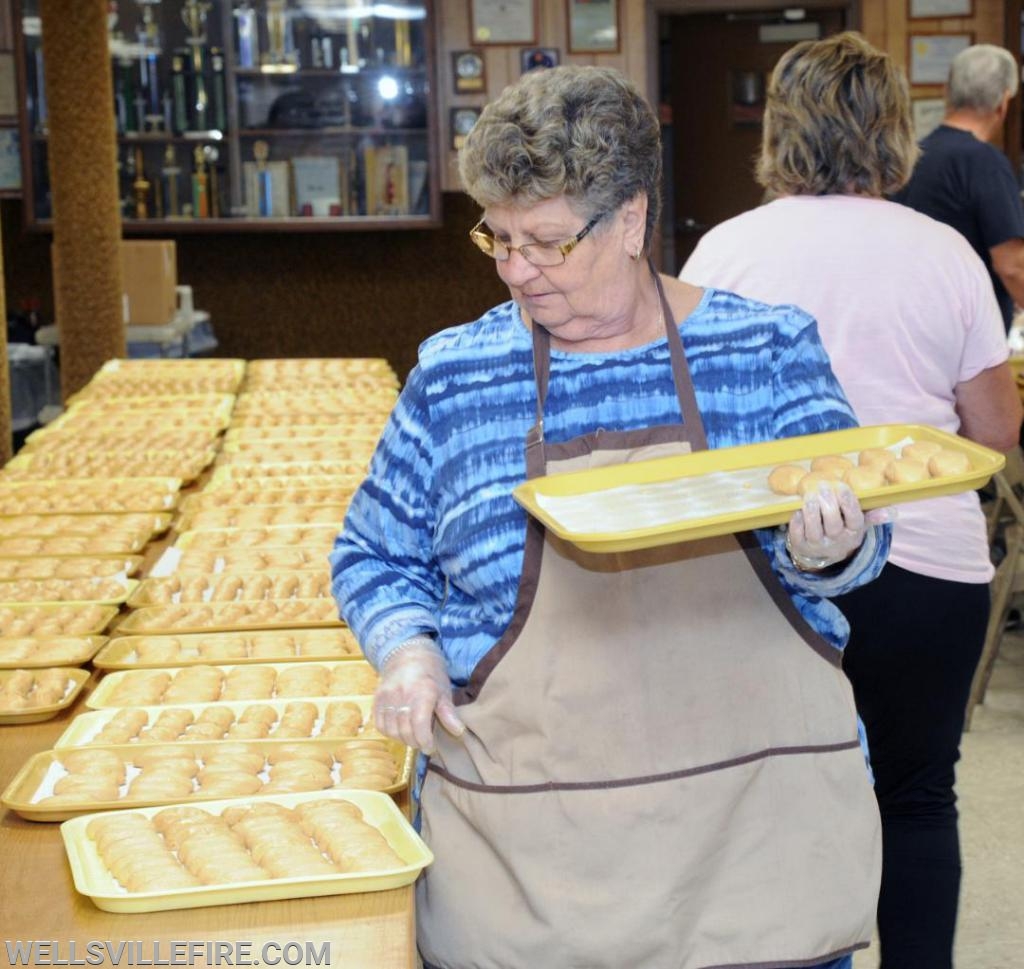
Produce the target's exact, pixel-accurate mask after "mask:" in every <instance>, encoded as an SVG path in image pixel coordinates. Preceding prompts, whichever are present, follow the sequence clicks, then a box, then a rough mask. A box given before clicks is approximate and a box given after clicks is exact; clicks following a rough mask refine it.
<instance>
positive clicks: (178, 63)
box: [171, 52, 188, 135]
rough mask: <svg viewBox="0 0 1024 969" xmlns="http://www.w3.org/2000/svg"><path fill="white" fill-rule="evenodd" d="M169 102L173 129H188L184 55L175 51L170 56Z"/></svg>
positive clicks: (183, 130) (182, 130) (177, 130)
mask: <svg viewBox="0 0 1024 969" xmlns="http://www.w3.org/2000/svg"><path fill="white" fill-rule="evenodd" d="M171 103H172V105H173V112H174V131H176V132H177V133H178V134H179V135H180V134H184V132H186V131H188V94H187V92H186V90H185V56H184V54H182V53H180V52H175V54H174V56H173V57H172V58H171Z"/></svg>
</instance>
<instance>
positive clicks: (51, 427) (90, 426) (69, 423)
mask: <svg viewBox="0 0 1024 969" xmlns="http://www.w3.org/2000/svg"><path fill="white" fill-rule="evenodd" d="M230 421H231V411H230V410H227V411H219V412H214V413H211V414H205V413H203V412H201V411H186V412H185V413H182V414H176V413H174V412H173V411H167V410H164V411H160V410H125V411H123V412H120V413H116V414H115V413H111V412H110V411H108V410H103V411H93V412H90V411H89V410H87V409H86V408H84V407H79V408H74V409H71V410H67V411H64V413H62V414H60V415H58V416H57V417H56V418H54V420H52V421H50V423H49V424H47V425H46V427H44V428H40V430H39V431H33V433H34V434H38V433H40V432H41V431H49V432H51V433H54V434H56V433H64V432H66V431H75V432H80V433H82V434H103V433H111V434H131V435H135V436H136V437H138V438H143V439H144V438H145V436H146V435H147V434H148V433H157V434H159V433H162V432H164V431H191V430H195V429H196V428H203V429H204V430H206V431H207V432H208V433H210V434H217V433H218V432H220V431H222V430H223V429H224V428H225V427H227V426H228V424H229V423H230Z"/></svg>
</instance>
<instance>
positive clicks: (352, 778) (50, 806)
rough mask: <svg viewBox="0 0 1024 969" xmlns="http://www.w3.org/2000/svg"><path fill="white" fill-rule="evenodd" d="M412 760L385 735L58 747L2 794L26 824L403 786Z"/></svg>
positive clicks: (31, 762)
mask: <svg viewBox="0 0 1024 969" xmlns="http://www.w3.org/2000/svg"><path fill="white" fill-rule="evenodd" d="M411 761H412V757H411V756H410V751H409V750H408V748H406V747H405V746H404V745H403V744H401V743H400V742H399V741H396V740H387V739H378V740H373V739H368V740H345V739H343V738H332V737H326V738H324V739H323V740H291V741H283V740H247V741H232V742H227V741H216V740H214V741H207V742H205V743H159V744H121V745H110V746H103V747H101V746H95V747H61V748H59V749H58V748H55V749H52V750H44V751H41V752H40V753H37V754H34V755H33V756H31V757H29V759H28V760H27V761H26V762H25V763H24V764H22V766H21V768H20V769H19V770H18V772H17V773H16V774H15V775H14V777H13V778H12V779H11V782H10V783H9V784H8V785H7V788H6V789H5V790H4V792H3V796H2V798H0V800H2V801H3V804H4V806H5V807H7V808H9V809H10V810H12V811H15V812H17V813H18V814H20V815H21V816H22V817H23V818H25V819H26V820H28V821H63V820H65V819H66V818H70V817H73V816H75V815H76V814H83V813H85V812H87V811H105V810H107V809H111V808H125V807H149V806H152V805H155V804H169V803H174V802H182V801H188V802H202V801H204V800H213V799H214V798H223V797H249V796H252V795H254V794H260V795H262V794H294V793H298V792H300V791H326V790H331V789H334V788H336V789H339V790H361V791H383V792H385V793H394V792H397V791H401V790H403V789H404V788H405V787H406V786H407V785H408V783H409V771H410V766H411Z"/></svg>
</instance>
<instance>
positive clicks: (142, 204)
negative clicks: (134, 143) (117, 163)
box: [132, 148, 150, 219]
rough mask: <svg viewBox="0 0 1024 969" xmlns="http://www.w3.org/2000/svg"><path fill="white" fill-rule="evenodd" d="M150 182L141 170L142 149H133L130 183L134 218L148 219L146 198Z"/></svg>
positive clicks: (143, 170) (142, 169)
mask: <svg viewBox="0 0 1024 969" xmlns="http://www.w3.org/2000/svg"><path fill="white" fill-rule="evenodd" d="M149 189H150V182H149V179H148V178H146V172H145V169H144V168H143V160H142V149H141V148H136V149H135V180H134V181H133V182H132V191H133V192H134V193H135V218H137V219H148V218H149V209H148V207H147V205H146V196H147V195H149Z"/></svg>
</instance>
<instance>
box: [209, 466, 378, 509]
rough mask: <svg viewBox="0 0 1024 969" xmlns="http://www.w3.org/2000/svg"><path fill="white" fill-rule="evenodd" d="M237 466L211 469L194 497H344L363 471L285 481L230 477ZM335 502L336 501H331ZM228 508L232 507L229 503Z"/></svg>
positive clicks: (301, 476)
mask: <svg viewBox="0 0 1024 969" xmlns="http://www.w3.org/2000/svg"><path fill="white" fill-rule="evenodd" d="M240 467H242V466H241V465H237V464H236V465H225V466H222V467H221V468H218V469H215V470H214V472H213V474H212V475H211V476H210V480H209V481H208V482H206V485H205V487H204V488H203V490H202V491H200V492H198V493H197V494H196V495H195V497H197V498H200V497H210V498H211V499H212V498H213V496H214V495H217V496H221V495H224V496H231V495H235V494H239V495H246V494H250V493H266V492H270V493H275V494H276V493H279V492H282V491H290V492H300V491H301V492H308V491H311V490H323V491H326V492H328V493H330V492H333V494H334V495H335V496H337V495H348V494H351V493H352V492H353V491H355V489H356V488H358V487H359V485H360V484H362V482H363V480H364V479H365V478H366V470H365V468H360V469H358V470H356V471H353V472H351V473H349V474H296V475H292V476H289V477H280V476H276V475H272V474H271V475H256V476H252V475H242V476H240V477H232V475H231V474H230V472H231V471H232V470H237V469H239V468H240ZM332 500H336V498H334V499H332ZM227 503H228V504H231V503H232V500H231V499H229V500H228V502H227Z"/></svg>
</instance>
